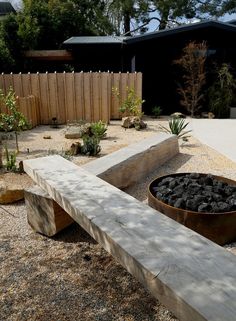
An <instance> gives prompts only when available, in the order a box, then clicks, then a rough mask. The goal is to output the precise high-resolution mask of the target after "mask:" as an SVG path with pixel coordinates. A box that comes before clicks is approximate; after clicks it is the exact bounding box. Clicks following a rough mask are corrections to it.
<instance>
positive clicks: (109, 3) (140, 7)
mask: <svg viewBox="0 0 236 321" xmlns="http://www.w3.org/2000/svg"><path fill="white" fill-rule="evenodd" d="M105 2H106V12H107V14H108V16H109V17H110V22H111V23H112V25H113V26H114V28H115V33H116V35H120V34H125V35H130V31H131V25H132V29H134V28H135V27H137V25H139V23H144V22H147V21H148V12H149V11H148V7H149V2H150V1H148V0H124V1H121V0H106V1H105Z"/></svg>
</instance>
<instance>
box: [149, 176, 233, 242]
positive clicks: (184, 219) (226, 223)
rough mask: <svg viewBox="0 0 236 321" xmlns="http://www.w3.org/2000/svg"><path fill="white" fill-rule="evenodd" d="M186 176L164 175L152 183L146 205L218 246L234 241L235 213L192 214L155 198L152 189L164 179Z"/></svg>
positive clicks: (228, 181) (221, 179) (228, 180)
mask: <svg viewBox="0 0 236 321" xmlns="http://www.w3.org/2000/svg"><path fill="white" fill-rule="evenodd" d="M186 174H191V173H178V174H171V175H165V176H161V177H158V178H157V179H155V180H154V181H152V182H151V184H150V185H149V190H148V204H149V205H150V206H151V207H152V208H154V209H156V210H158V211H159V212H161V213H163V214H165V215H166V216H168V217H170V218H172V219H173V220H175V221H177V222H179V223H180V224H183V225H184V226H186V227H188V228H190V229H191V230H193V231H195V232H197V233H199V234H201V235H203V236H205V237H206V238H208V239H210V240H211V241H213V242H215V243H217V244H219V245H224V244H226V243H230V242H232V241H234V240H236V211H232V212H223V213H205V212H204V213H203V212H194V211H190V210H184V209H180V208H176V207H173V206H170V205H168V204H166V203H164V202H162V201H160V200H159V199H157V198H156V197H155V193H156V192H154V191H153V187H154V186H157V184H158V183H159V182H160V181H162V180H163V179H164V178H166V177H177V176H183V175H186ZM200 176H201V177H204V176H206V174H200ZM211 176H212V177H213V178H214V179H217V180H218V181H222V182H225V183H227V184H229V185H233V186H236V182H235V181H233V180H230V179H228V178H225V177H221V176H215V175H211Z"/></svg>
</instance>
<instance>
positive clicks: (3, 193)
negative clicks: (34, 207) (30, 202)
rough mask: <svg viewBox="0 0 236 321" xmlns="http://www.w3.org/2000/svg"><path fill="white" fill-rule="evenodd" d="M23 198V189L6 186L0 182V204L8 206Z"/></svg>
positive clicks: (18, 186)
mask: <svg viewBox="0 0 236 321" xmlns="http://www.w3.org/2000/svg"><path fill="white" fill-rule="evenodd" d="M23 198H24V190H23V187H22V186H20V185H17V184H9V185H8V184H7V183H5V182H3V181H0V204H10V203H14V202H17V201H20V200H22V199H23Z"/></svg>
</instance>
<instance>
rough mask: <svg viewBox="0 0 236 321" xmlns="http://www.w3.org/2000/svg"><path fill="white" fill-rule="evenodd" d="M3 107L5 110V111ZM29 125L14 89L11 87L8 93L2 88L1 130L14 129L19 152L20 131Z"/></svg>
mask: <svg viewBox="0 0 236 321" xmlns="http://www.w3.org/2000/svg"><path fill="white" fill-rule="evenodd" d="M3 109H5V110H4V111H3ZM28 127H29V123H28V121H27V119H26V118H25V116H24V115H23V114H22V113H21V112H20V111H19V110H18V108H17V103H16V97H15V93H14V91H13V89H12V88H11V87H10V89H9V91H8V93H7V94H6V95H4V93H3V91H2V90H1V89H0V130H1V131H5V132H10V131H14V133H15V142H16V151H17V152H19V144H18V133H19V132H20V131H22V130H24V129H27V128H28Z"/></svg>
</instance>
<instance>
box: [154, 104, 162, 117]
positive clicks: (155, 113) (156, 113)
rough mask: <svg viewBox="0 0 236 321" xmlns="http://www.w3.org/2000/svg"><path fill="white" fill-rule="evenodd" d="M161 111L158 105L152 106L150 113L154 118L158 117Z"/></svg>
mask: <svg viewBox="0 0 236 321" xmlns="http://www.w3.org/2000/svg"><path fill="white" fill-rule="evenodd" d="M161 113H162V109H161V107H160V106H154V107H153V108H152V114H153V115H154V117H156V118H157V117H159V116H160V115H161Z"/></svg>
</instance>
